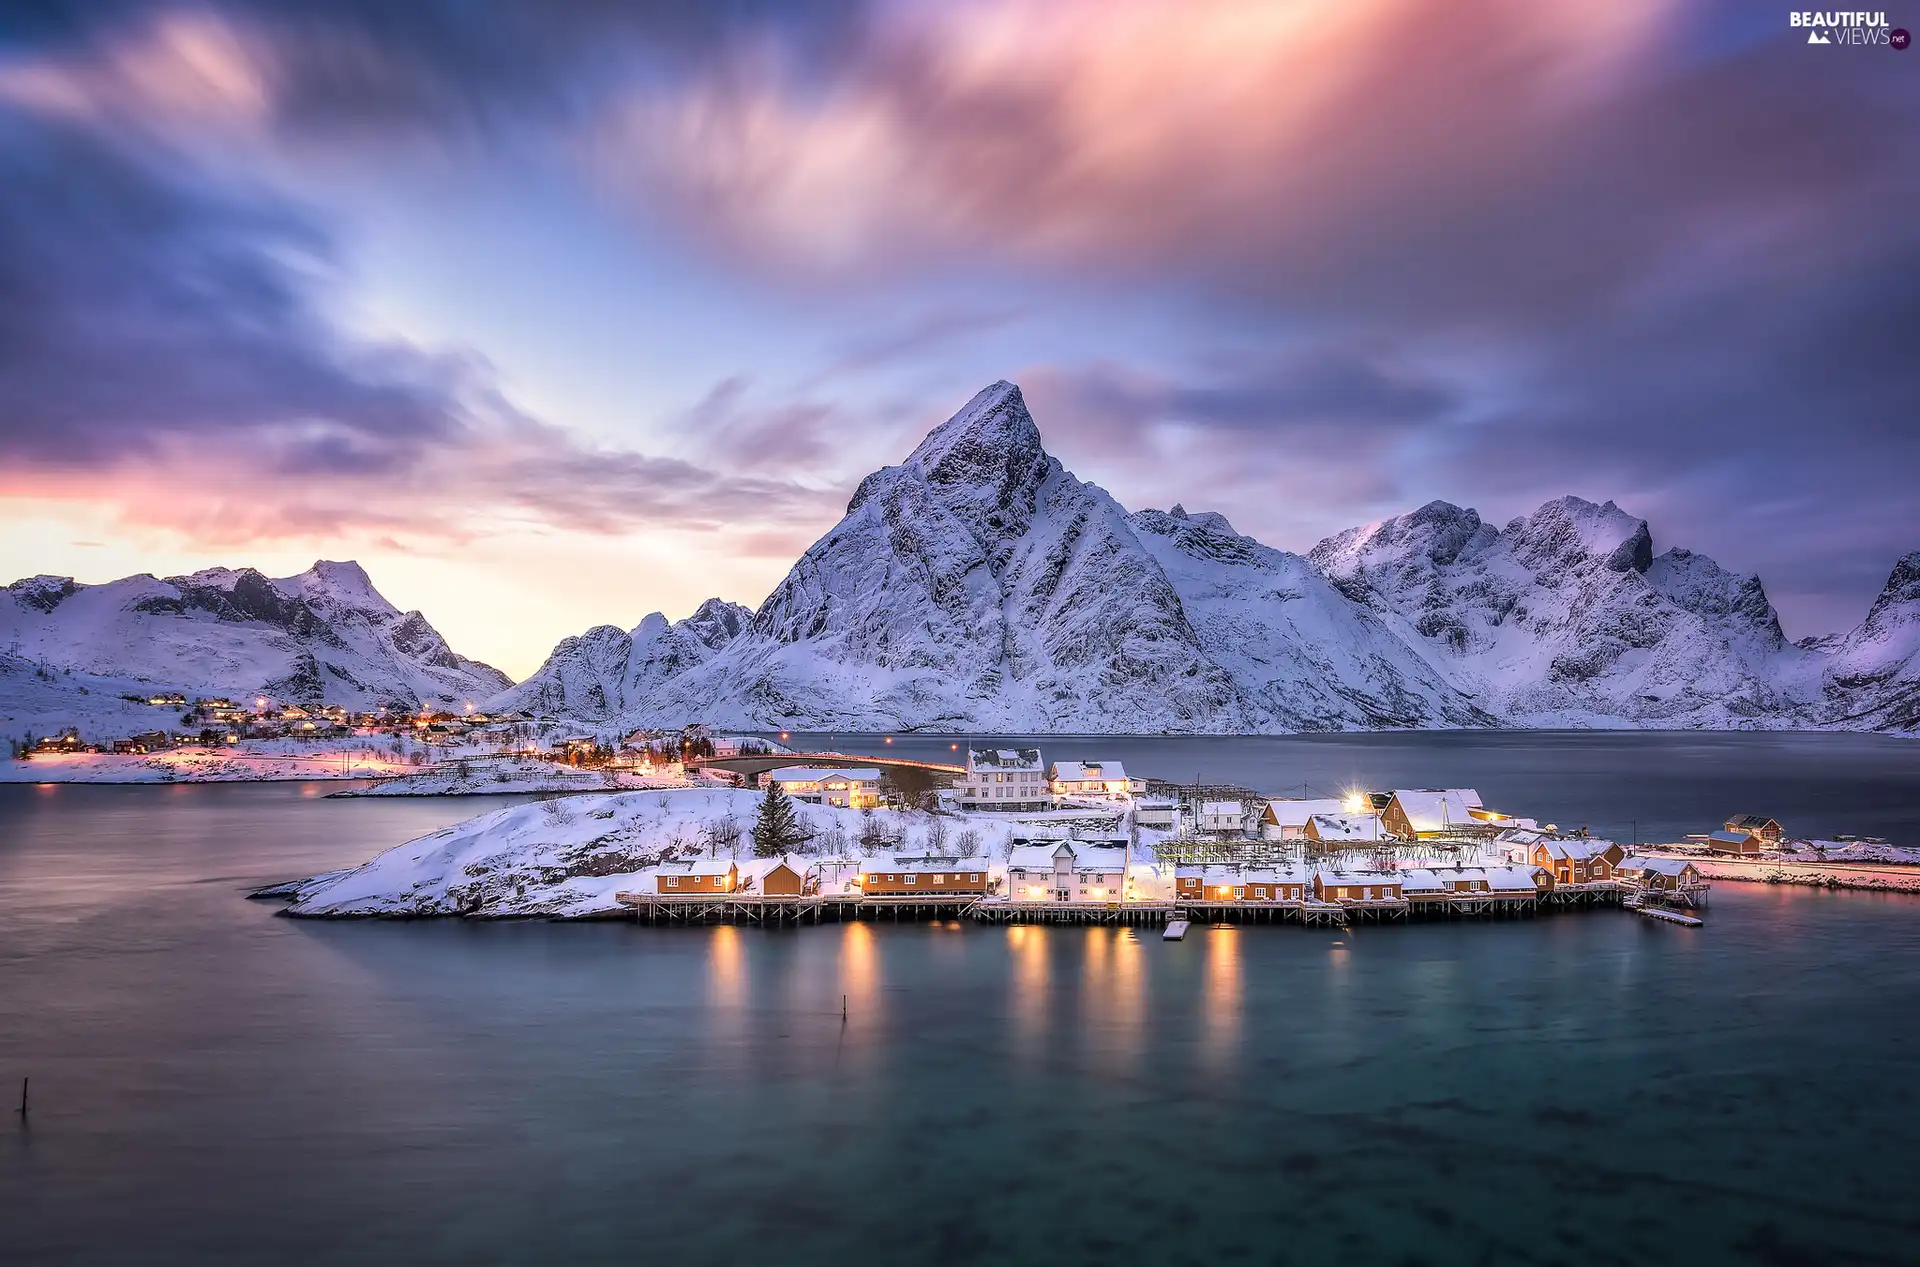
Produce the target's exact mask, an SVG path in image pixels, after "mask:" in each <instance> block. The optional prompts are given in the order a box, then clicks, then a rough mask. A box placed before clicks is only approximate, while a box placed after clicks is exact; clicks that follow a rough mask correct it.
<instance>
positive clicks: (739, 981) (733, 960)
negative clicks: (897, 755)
mask: <svg viewBox="0 0 1920 1267" xmlns="http://www.w3.org/2000/svg"><path fill="white" fill-rule="evenodd" d="M712 931H713V939H712V940H711V941H710V942H708V943H707V1002H708V1003H710V1004H712V1005H713V1007H714V1009H715V1010H716V1011H717V1012H718V1013H720V1014H721V1015H723V1016H737V1015H739V1013H740V1012H742V1011H743V1010H744V1009H745V1008H746V1005H747V948H746V947H745V946H744V945H742V944H741V941H740V930H739V929H737V928H735V927H734V926H733V925H731V924H721V925H718V926H717V927H715V928H714V929H713V930H712Z"/></svg>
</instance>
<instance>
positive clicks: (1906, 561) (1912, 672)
mask: <svg viewBox="0 0 1920 1267" xmlns="http://www.w3.org/2000/svg"><path fill="white" fill-rule="evenodd" d="M1822 667H1823V672H1824V680H1823V686H1824V688H1825V690H1826V693H1827V698H1828V700H1829V702H1830V704H1831V706H1832V709H1833V714H1832V720H1834V721H1835V722H1838V723H1841V724H1845V725H1850V726H1856V727H1871V728H1873V729H1877V730H1920V550H1916V551H1915V552H1913V553H1912V554H1909V555H1907V556H1906V557H1904V558H1902V559H1901V560H1900V561H1899V562H1898V563H1896V564H1894V567H1893V572H1892V573H1891V574H1890V575H1889V576H1888V577H1887V583H1886V585H1885V586H1884V587H1883V588H1882V589H1881V591H1880V596H1879V597H1878V598H1876V599H1875V600H1874V602H1873V606H1872V607H1871V608H1870V609H1868V611H1867V618H1866V619H1865V620H1863V621H1861V622H1860V625H1859V627H1858V628H1856V629H1854V630H1853V631H1852V632H1850V633H1848V634H1847V635H1846V636H1845V637H1844V638H1842V639H1841V640H1840V641H1839V642H1838V644H1837V645H1836V646H1834V648H1833V652H1832V655H1831V656H1830V657H1829V658H1827V659H1825V661H1824V663H1823V666H1822Z"/></svg>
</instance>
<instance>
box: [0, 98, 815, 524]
mask: <svg viewBox="0 0 1920 1267" xmlns="http://www.w3.org/2000/svg"><path fill="white" fill-rule="evenodd" d="M163 168H164V169H163ZM0 184H4V185H5V187H6V188H8V189H9V190H10V191H12V192H13V194H14V195H16V196H13V197H9V198H8V199H6V200H4V202H0V471H3V472H4V473H3V474H0V496H11V497H31V498H37V499H43V500H65V499H71V500H79V501H88V502H96V503H98V502H110V503H113V504H116V505H117V506H118V507H119V509H120V513H121V514H122V516H123V517H124V518H125V519H126V520H127V521H129V522H133V523H140V524H151V525H159V526H165V527H170V528H175V529H178V530H181V531H183V532H186V533H188V534H189V535H191V536H192V537H194V538H195V539H198V540H201V541H206V542H219V543H245V542H247V541H249V540H262V539H265V540H272V539H281V538H289V537H302V536H344V535H351V534H365V533H374V534H380V535H384V536H388V537H392V538H396V539H413V540H416V541H419V540H438V541H445V540H467V539H472V538H473V537H476V536H484V535H487V534H489V533H492V532H498V531H502V530H505V529H506V528H507V527H509V526H511V527H515V528H524V527H525V526H527V525H529V524H532V525H538V526H540V527H542V528H546V529H556V530H572V531H580V532H589V533H624V532H630V531H634V530H637V529H641V528H659V527H687V528H696V529H702V530H705V529H710V528H712V527H713V526H714V525H716V524H723V523H727V522H730V521H734V520H745V521H758V520H761V519H765V518H775V519H777V518H778V517H780V516H782V515H783V514H791V513H796V512H800V511H806V510H814V509H817V508H818V507H819V506H821V505H823V504H826V503H827V502H829V501H830V500H831V499H830V498H823V497H822V496H821V495H819V494H818V493H817V492H815V491H813V490H810V489H807V488H805V487H803V486H800V485H798V484H795V483H793V482H791V481H788V480H783V479H778V478H768V477H754V476H748V475H743V474H737V473H723V472H720V471H717V470H714V469H711V468H708V467H703V466H700V465H697V464H695V463H692V462H688V461H684V460H680V459H675V458H669V457H657V456H649V455H646V454H642V453H636V452H632V451H628V450H621V449H617V448H608V447H601V446H593V445H589V444H587V443H585V442H583V441H582V440H580V439H579V438H577V437H576V436H575V435H573V434H572V433H570V432H568V431H565V430H563V429H561V428H559V427H556V426H554V425H552V424H549V423H546V422H542V421H541V420H539V419H536V418H533V417H530V416H528V415H527V414H525V413H523V412H522V411H520V410H518V409H517V408H515V407H514V406H513V405H512V404H511V402H509V401H508V400H507V399H506V397H505V396H504V395H503V394H502V393H501V391H500V390H499V388H498V387H497V385H496V384H495V382H494V378H493V374H492V371H491V369H490V367H489V366H488V365H487V364H486V362H485V361H484V360H481V359H480V358H478V357H475V356H472V355H469V354H458V353H444V352H429V351H426V350H423V349H420V348H417V347H413V346H411V345H408V344H404V343H399V342H385V343H373V342H367V341H363V340H355V339H352V338H349V337H347V336H345V335H343V334H342V333H341V332H340V331H339V330H338V329H336V328H335V326H334V325H333V324H332V323H331V322H330V321H329V319H328V317H327V314H326V312H325V308H324V304H323V303H322V301H321V300H320V299H319V298H318V295H319V293H320V292H322V291H323V290H324V289H325V288H326V286H327V285H328V284H329V282H330V279H332V278H333V277H334V276H335V275H336V273H337V270H338V268H339V265H338V262H337V260H336V251H335V248H334V244H333V242H332V240H331V238H330V236H329V235H328V233H327V232H326V230H325V228H324V227H323V226H322V225H321V224H320V223H319V222H318V221H316V220H315V219H314V218H313V217H311V216H310V215H308V214H307V213H305V212H303V211H302V210H300V209H298V208H295V207H292V206H289V205H287V204H285V203H282V202H279V201H276V200H274V199H272V198H270V197H266V196H260V195H237V194H231V193H222V192H218V191H216V190H215V189H214V188H212V187H210V186H209V185H207V184H205V183H201V182H195V181H192V180H189V179H184V178H182V177H181V176H180V175H179V174H178V165H177V164H175V163H169V164H164V165H163V164H162V163H160V162H156V161H151V160H149V159H147V158H145V157H144V156H143V155H141V154H140V153H138V152H136V151H134V150H131V149H129V148H127V147H124V146H120V145H117V144H115V143H113V142H111V141H108V140H105V139H102V138H100V137H98V136H96V135H94V134H92V133H91V132H89V131H88V130H86V129H84V128H80V127H76V126H70V125H65V124H60V125H53V126H49V125H47V124H45V122H44V121H36V120H31V119H22V118H21V117H20V116H19V115H18V114H17V113H0Z"/></svg>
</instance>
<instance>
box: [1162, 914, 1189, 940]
mask: <svg viewBox="0 0 1920 1267" xmlns="http://www.w3.org/2000/svg"><path fill="white" fill-rule="evenodd" d="M1189 923H1190V922H1189V921H1187V920H1184V919H1170V920H1168V921H1167V929H1166V931H1165V932H1163V933H1161V934H1160V939H1161V940H1162V941H1179V940H1181V939H1182V938H1184V937H1185V936H1186V935H1187V928H1188V927H1189Z"/></svg>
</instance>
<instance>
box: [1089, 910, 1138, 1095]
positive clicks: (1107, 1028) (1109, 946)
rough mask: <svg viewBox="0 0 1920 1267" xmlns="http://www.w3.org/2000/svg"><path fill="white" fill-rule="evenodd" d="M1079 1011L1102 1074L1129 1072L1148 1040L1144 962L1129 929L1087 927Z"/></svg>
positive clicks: (1136, 941) (1136, 940)
mask: <svg viewBox="0 0 1920 1267" xmlns="http://www.w3.org/2000/svg"><path fill="white" fill-rule="evenodd" d="M1086 937H1087V951H1086V961H1085V966H1084V968H1083V970H1082V972H1081V996H1080V1011H1081V1017H1082V1026H1083V1028H1084V1030H1085V1032H1086V1033H1087V1034H1089V1035H1092V1036H1094V1038H1095V1039H1096V1042H1095V1050H1094V1057H1095V1059H1096V1060H1097V1061H1098V1062H1099V1064H1100V1066H1101V1068H1102V1071H1103V1072H1106V1073H1114V1074H1121V1073H1130V1072H1132V1071H1133V1069H1134V1068H1135V1066H1136V1065H1137V1063H1138V1061H1139V1057H1140V1053H1141V1051H1142V1050H1143V1048H1144V1047H1145V1045H1146V978H1145V970H1146V962H1145V960H1144V959H1143V957H1142V956H1141V953H1140V942H1139V941H1138V939H1136V938H1135V936H1134V934H1133V931H1132V930H1131V929H1121V928H1092V929H1088V930H1087V933H1086Z"/></svg>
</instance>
